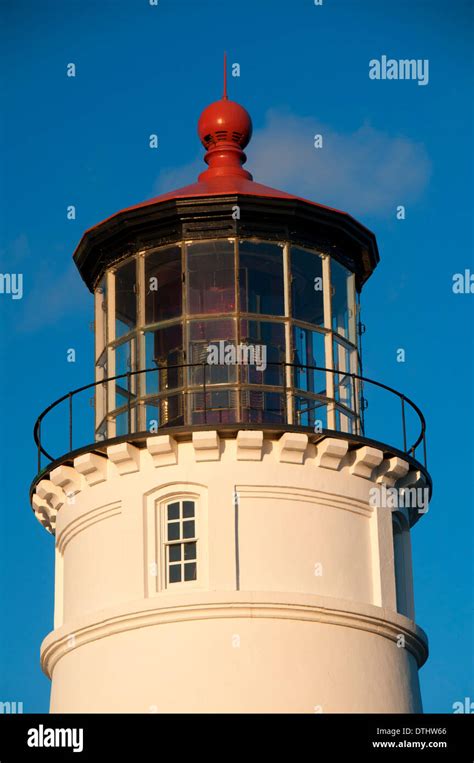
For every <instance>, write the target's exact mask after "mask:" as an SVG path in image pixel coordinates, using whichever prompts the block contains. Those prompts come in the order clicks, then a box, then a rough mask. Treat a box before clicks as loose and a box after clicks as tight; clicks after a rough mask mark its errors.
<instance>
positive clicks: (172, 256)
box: [145, 246, 183, 323]
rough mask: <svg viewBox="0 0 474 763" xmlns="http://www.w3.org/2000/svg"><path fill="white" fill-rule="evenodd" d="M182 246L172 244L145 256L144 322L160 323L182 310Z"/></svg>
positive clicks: (177, 314)
mask: <svg viewBox="0 0 474 763" xmlns="http://www.w3.org/2000/svg"><path fill="white" fill-rule="evenodd" d="M182 303H183V298H182V274H181V247H178V246H172V247H169V249H168V248H167V249H161V250H159V251H157V252H152V253H151V254H148V255H147V256H146V258H145V321H146V323H158V321H165V320H168V319H169V318H175V317H178V316H179V315H181V312H182Z"/></svg>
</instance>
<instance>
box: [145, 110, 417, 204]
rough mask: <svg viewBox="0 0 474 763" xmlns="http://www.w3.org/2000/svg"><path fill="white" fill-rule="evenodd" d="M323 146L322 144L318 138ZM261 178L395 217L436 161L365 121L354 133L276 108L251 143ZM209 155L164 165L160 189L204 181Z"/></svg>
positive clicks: (251, 154)
mask: <svg viewBox="0 0 474 763" xmlns="http://www.w3.org/2000/svg"><path fill="white" fill-rule="evenodd" d="M316 134H321V135H322V136H323V148H320V149H316V148H314V136H315V135H316ZM247 153H248V156H249V160H248V162H247V165H246V166H247V167H248V168H249V170H250V172H251V173H252V175H253V177H254V179H255V180H256V181H257V182H259V183H263V184H264V185H270V186H273V187H275V188H279V189H281V190H282V191H287V192H288V193H294V194H295V195H297V196H303V197H305V198H307V199H310V200H311V201H317V202H319V203H321V204H326V205H327V206H332V207H336V208H338V209H342V210H344V211H347V212H349V213H351V214H354V215H367V214H372V215H381V216H385V215H390V216H393V214H394V209H395V207H396V206H398V205H399V204H402V205H407V204H409V203H412V202H414V201H416V199H418V198H419V197H420V196H421V195H422V193H423V191H424V189H425V188H426V185H427V183H428V181H429V178H430V174H431V162H430V160H429V157H428V154H427V152H426V149H425V147H424V145H423V144H422V143H417V142H415V141H413V140H410V139H409V138H405V137H400V136H394V135H390V134H389V133H387V132H383V131H381V130H377V129H375V128H374V127H372V126H371V125H370V124H369V123H364V124H363V125H361V127H359V128H358V129H357V130H355V131H354V132H350V133H344V132H338V131H336V130H334V129H333V128H332V127H330V126H328V125H325V124H323V123H322V122H320V121H319V120H317V119H313V118H311V117H301V116H295V115H292V114H289V113H287V112H284V111H279V110H270V111H268V112H267V114H266V120H265V125H264V127H263V128H261V129H259V130H256V131H255V133H254V136H253V138H252V141H251V143H250V145H249V147H248V149H247ZM203 168H204V163H203V159H202V154H201V156H200V158H197V159H195V160H194V161H193V162H190V163H188V164H186V165H183V166H181V167H178V168H176V169H169V170H164V171H163V172H162V173H161V174H160V176H159V178H158V180H157V182H156V184H155V192H156V193H164V192H166V191H170V190H173V189H174V188H178V187H180V186H182V185H186V184H188V183H193V182H195V181H196V180H197V176H198V174H199V172H201V171H202V169H203Z"/></svg>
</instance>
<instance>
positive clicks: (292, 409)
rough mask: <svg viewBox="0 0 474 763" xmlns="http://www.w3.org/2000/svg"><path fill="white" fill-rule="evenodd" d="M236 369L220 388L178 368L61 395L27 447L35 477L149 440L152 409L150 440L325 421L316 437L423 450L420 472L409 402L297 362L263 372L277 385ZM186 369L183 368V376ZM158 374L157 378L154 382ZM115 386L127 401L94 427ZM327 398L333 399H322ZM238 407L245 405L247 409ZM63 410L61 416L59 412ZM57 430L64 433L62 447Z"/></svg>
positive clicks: (352, 377) (417, 427) (418, 436)
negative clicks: (120, 441) (50, 440)
mask: <svg viewBox="0 0 474 763" xmlns="http://www.w3.org/2000/svg"><path fill="white" fill-rule="evenodd" d="M236 366H237V369H244V373H242V374H241V373H240V371H237V370H236V372H235V379H228V380H226V381H224V382H222V381H220V382H216V381H213V380H212V377H211V372H210V368H214V369H215V368H222V367H221V366H212V367H211V366H210V365H209V364H208V363H207V362H201V363H181V364H176V365H161V366H154V367H153V368H146V369H139V370H135V371H127V372H126V373H123V374H118V375H116V376H111V377H108V378H105V379H101V380H99V381H95V382H92V383H90V384H86V385H84V386H83V387H79V388H78V389H75V390H72V391H70V392H68V393H67V394H65V395H63V396H62V397H60V398H58V399H57V400H55V401H54V403H52V404H51V405H49V406H48V407H47V408H46V409H45V410H44V411H43V412H42V413H41V414H40V416H39V417H38V419H37V421H36V423H35V426H34V440H35V443H36V446H37V449H38V473H40V472H41V470H42V456H44V457H45V458H46V459H48V461H49V462H50V463H51V462H54V461H56V460H58V459H59V458H63V457H64V456H65V455H67V454H68V453H71V452H73V451H76V450H80V449H81V448H85V447H87V446H90V445H91V444H92V443H95V442H97V443H98V444H99V442H101V441H104V440H111V439H115V438H116V437H119V436H126V435H132V434H133V435H134V436H137V437H138V436H140V434H142V435H143V436H146V435H147V434H150V431H149V430H148V427H147V426H146V422H145V426H141V425H140V424H141V422H140V415H139V413H140V406H147V405H154V406H156V408H157V410H160V411H162V410H166V416H165V417H163V418H162V420H161V421H158V423H157V428H155V429H154V430H153V433H156V431H162V430H163V431H165V430H167V429H169V428H170V427H174V426H185V427H186V426H189V427H192V426H199V425H210V424H216V425H219V424H221V425H222V424H225V423H227V424H232V425H239V424H242V425H256V426H258V425H265V424H267V425H268V424H277V425H278V424H280V425H282V426H283V427H284V426H296V427H301V428H303V429H307V430H309V429H311V430H313V431H315V422H316V421H319V424H320V425H321V422H322V421H323V419H324V424H325V425H321V429H320V430H318V431H322V433H330V432H337V433H347V434H348V435H350V436H355V437H358V438H363V439H364V440H369V441H373V442H380V443H382V444H385V445H387V446H392V447H393V448H394V449H395V450H397V451H399V452H403V453H405V454H407V455H409V456H411V457H412V458H416V452H417V450H418V448H420V446H421V448H422V451H423V461H422V463H423V465H424V466H425V467H426V465H427V464H426V423H425V419H424V416H423V414H422V412H421V411H420V409H419V408H418V406H417V405H416V404H415V403H414V402H413V401H412V400H410V399H409V398H408V397H407V396H406V395H404V394H403V393H401V392H398V391H397V390H395V389H393V388H392V387H389V386H388V385H386V384H382V383H381V382H378V381H374V380H373V379H368V378H367V377H364V376H361V375H359V374H354V373H348V372H344V371H341V370H340V369H333V368H325V367H320V366H311V365H302V364H299V363H285V362H275V363H270V362H269V363H268V364H267V367H268V366H275V367H277V368H276V370H277V376H278V379H277V383H275V376H273V377H270V378H269V377H268V375H267V377H265V373H266V372H265V371H256V370H255V367H254V366H249V365H247V364H236ZM195 368H202V378H201V377H199V379H198V381H196V376H195V375H194V376H193V373H194V374H195V372H194V371H193V369H195ZM226 368H229V366H226ZM249 368H252V376H253V381H252V376H251V375H249V372H248V369H249ZM185 369H187V374H186V376H185ZM245 369H247V371H245ZM170 371H175V372H177V373H178V377H177V378H179V379H180V382H179V383H178V382H177V385H176V386H175V387H173V388H169V387H168V386H167V385H168V379H169V372H170ZM151 374H155V375H158V379H157V381H158V383H157V386H156V389H154V390H152V391H147V383H146V382H145V384H144V383H143V378H144V377H147V376H148V375H151ZM159 374H162V376H163V379H162V380H161V381H160V379H159ZM259 374H260V377H259V376H258V375H259ZM316 374H323V375H324V377H322V378H324V379H325V380H326V381H325V384H324V388H323V389H322V390H319V391H316V390H315V389H314V387H315V375H316ZM328 375H329V376H328ZM331 375H332V376H331ZM255 377H257V378H258V381H255ZM120 379H125V380H126V387H124V386H122V385H121V386H120V395H121V396H122V397H125V398H126V402H125V403H124V404H122V405H118V406H115V407H114V408H113V410H108V409H107V402H106V403H105V405H104V411H103V414H104V415H103V418H102V421H101V422H98V420H97V419H98V412H97V406H98V394H97V392H98V391H99V390H100V389H102V390H104V391H105V396H104V399H106V400H107V390H108V389H110V387H109V385H110V384H112V383H114V384H116V382H117V381H118V380H120ZM134 387H135V389H134ZM142 387H143V388H142ZM349 389H350V394H349V392H348V390H349ZM87 390H95V392H96V394H95V397H94V398H93V399H92V402H93V406H92V407H93V409H94V414H93V415H94V422H93V424H92V425H88V426H86V430H85V431H84V432H83V433H82V434H81V432H79V434H76V432H77V430H78V429H81V428H82V429H84V422H85V421H86V420H87V417H85V415H84V414H85V410H86V409H84V408H83V409H82V410H81V409H80V408H79V407H78V405H77V403H76V400H77V399H78V398H79V396H80V395H81V394H82V393H84V392H86V391H87ZM380 391H383V393H384V395H385V396H386V398H385V400H383V401H382V402H379V403H378V404H377V403H376V404H375V407H374V406H373V403H372V402H371V399H372V397H373V396H374V393H375V392H380ZM219 392H220V393H222V392H224V393H229V400H230V399H232V400H233V401H234V402H232V403H231V404H230V405H228V406H227V407H225V406H224V407H222V404H221V402H220V403H219V404H217V403H216V393H219ZM329 392H332V394H328V393H329ZM231 393H232V394H231ZM114 394H115V393H114ZM252 395H253V398H252ZM190 396H191V397H190ZM269 396H273V398H272V399H274V398H275V396H276V399H277V403H278V405H277V407H276V408H275V407H272V405H270V404H267V403H266V400H267V399H268V398H269ZM217 397H219V396H217ZM220 397H222V395H221V396H220ZM224 397H225V395H224ZM176 399H177V400H178V402H179V401H181V402H179V405H178V408H179V411H180V414H179V416H175V417H174V418H173V417H172V416H170V415H169V411H170V409H171V408H173V405H175V407H176ZM252 399H253V400H256V401H257V403H258V404H255V402H252ZM245 400H247V401H248V402H247V403H246V402H245ZM235 401H236V402H235ZM395 401H397V403H396V404H397V405H398V406H399V409H398V414H397V413H396V412H395V414H394V413H393V410H392V413H391V415H389V413H388V411H389V404H388V402H390V407H391V406H392V404H393V403H394V402H395ZM303 403H304V405H303ZM64 405H65V406H66V411H64V413H62V407H63V406H64ZM273 406H274V403H273ZM372 409H373V410H372ZM142 410H143V409H142ZM367 410H369V411H372V414H373V415H372V420H371V421H368V420H367ZM318 412H322V413H323V419H315V418H311V424H309V420H310V414H311V416H313V415H314V414H316V413H318ZM57 413H60V415H59V420H57V421H56V425H55V426H52V427H51V428H52V430H53V436H54V438H55V439H56V440H57V439H61V437H62V439H63V441H64V442H65V444H64V446H63V447H65V448H66V450H65V451H64V452H63V453H60V454H58V455H56V456H54V455H51V454H50V453H49V452H48V450H46V448H45V443H44V435H43V432H44V425H45V420H47V421H50V419H51V418H52V416H53V414H54V415H56V414H57ZM118 417H121V421H122V428H123V429H124V431H121V432H118V431H117V428H116V422H117V421H118ZM369 418H370V417H369ZM142 421H143V417H142ZM123 422H125V425H124V424H123ZM397 422H398V423H397ZM78 424H79V425H80V426H79V427H78ZM377 425H382V428H381V431H377ZM394 427H397V428H399V430H400V431H399V432H398V433H394ZM64 428H66V432H67V436H66V439H65V440H64V433H63V430H64ZM101 428H102V429H101ZM112 429H114V431H113V432H111V430H112ZM385 430H387V434H388V435H389V437H388V440H387V438H386V437H385V436H384V433H385ZM394 440H396V441H397V442H394ZM409 440H411V444H409ZM418 460H419V459H418Z"/></svg>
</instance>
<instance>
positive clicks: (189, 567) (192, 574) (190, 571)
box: [184, 562, 196, 580]
mask: <svg viewBox="0 0 474 763" xmlns="http://www.w3.org/2000/svg"><path fill="white" fill-rule="evenodd" d="M184 579H185V580H196V562H189V563H188V564H185V565H184Z"/></svg>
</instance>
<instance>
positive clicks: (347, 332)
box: [331, 260, 356, 344]
mask: <svg viewBox="0 0 474 763" xmlns="http://www.w3.org/2000/svg"><path fill="white" fill-rule="evenodd" d="M354 282H355V276H354V274H353V273H351V272H350V270H347V269H346V268H345V267H343V266H342V265H340V264H339V263H338V262H336V260H331V286H332V290H331V294H332V330H333V331H336V332H337V333H338V334H340V335H341V336H344V337H346V339H348V340H349V341H350V342H352V344H355V343H356V336H355V291H354V288H355V287H354Z"/></svg>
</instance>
